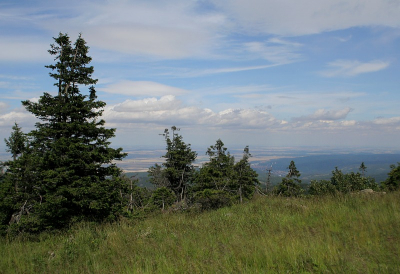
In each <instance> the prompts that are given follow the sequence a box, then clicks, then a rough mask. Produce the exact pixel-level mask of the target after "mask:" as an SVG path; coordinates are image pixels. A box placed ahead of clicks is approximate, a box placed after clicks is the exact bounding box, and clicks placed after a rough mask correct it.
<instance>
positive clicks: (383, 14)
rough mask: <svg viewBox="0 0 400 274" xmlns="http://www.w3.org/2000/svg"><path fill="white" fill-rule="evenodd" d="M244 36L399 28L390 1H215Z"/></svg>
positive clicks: (398, 5) (398, 8) (397, 7)
mask: <svg viewBox="0 0 400 274" xmlns="http://www.w3.org/2000/svg"><path fill="white" fill-rule="evenodd" d="M213 2H214V3H215V5H217V6H218V7H219V8H220V9H221V10H224V11H225V12H227V13H228V14H229V15H230V19H231V20H232V21H233V22H235V23H237V24H238V26H239V28H241V29H242V31H244V32H258V33H270V34H277V35H286V36H292V35H294V36H296V35H307V34H315V33H321V32H325V31H332V30H339V29H347V28H351V27H357V26H389V27H399V26H400V17H399V16H398V15H399V14H400V2H399V1H391V0H360V1H337V0H325V1H315V0H303V1H293V0H267V1H265V0H214V1H213Z"/></svg>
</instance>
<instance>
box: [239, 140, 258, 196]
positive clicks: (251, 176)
mask: <svg viewBox="0 0 400 274" xmlns="http://www.w3.org/2000/svg"><path fill="white" fill-rule="evenodd" d="M250 157H251V154H250V151H249V146H246V147H245V148H244V150H243V157H242V159H241V160H240V161H239V162H237V163H236V164H235V166H234V171H235V176H234V178H233V179H234V183H233V185H232V188H234V189H235V190H237V193H238V195H239V200H240V203H242V202H243V198H247V199H250V198H251V197H252V195H253V193H254V189H255V186H256V185H258V184H259V181H258V179H257V177H258V174H257V172H256V171H255V170H254V169H252V168H251V166H250V163H249V158H250Z"/></svg>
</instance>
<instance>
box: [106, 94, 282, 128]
mask: <svg viewBox="0 0 400 274" xmlns="http://www.w3.org/2000/svg"><path fill="white" fill-rule="evenodd" d="M104 119H105V120H106V121H107V122H111V123H113V124H116V123H129V124H130V123H138V124H142V123H153V124H157V125H165V124H185V125H192V126H194V127H195V126H199V125H201V126H209V127H223V128H227V127H235V128H261V129H262V128H263V129H265V128H266V127H270V126H272V125H280V124H282V121H279V120H277V119H276V118H274V117H273V116H272V115H271V114H269V113H268V112H265V111H259V110H254V109H227V110H224V111H221V112H214V111H212V110H210V109H202V108H198V107H194V106H184V105H183V104H182V102H181V101H180V100H177V99H176V98H175V97H174V96H164V97H161V98H160V99H159V100H158V99H156V98H148V99H143V100H127V101H125V102H123V103H121V104H116V105H114V106H108V107H107V108H106V109H105V111H104Z"/></svg>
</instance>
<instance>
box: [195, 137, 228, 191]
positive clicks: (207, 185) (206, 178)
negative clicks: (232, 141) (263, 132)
mask: <svg viewBox="0 0 400 274" xmlns="http://www.w3.org/2000/svg"><path fill="white" fill-rule="evenodd" d="M206 154H207V155H208V156H209V158H210V160H209V162H207V163H205V164H204V165H203V167H202V168H201V169H200V171H199V172H198V174H197V176H196V186H195V189H196V191H200V190H204V189H214V190H221V191H225V190H229V187H230V185H231V184H232V179H233V173H234V164H235V158H234V157H233V156H232V155H231V154H230V153H229V152H228V151H227V148H226V147H225V145H224V143H223V142H222V141H221V139H218V140H217V141H216V143H215V145H212V146H210V147H209V148H208V149H207V152H206Z"/></svg>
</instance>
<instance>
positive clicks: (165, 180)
mask: <svg viewBox="0 0 400 274" xmlns="http://www.w3.org/2000/svg"><path fill="white" fill-rule="evenodd" d="M171 131H172V134H171V133H170V132H169V130H168V129H165V131H164V133H163V134H162V135H163V136H164V137H165V141H166V144H167V147H166V150H167V151H166V153H165V155H164V156H162V157H163V158H165V162H164V163H163V164H162V166H163V167H164V168H161V166H160V165H157V164H156V165H155V166H153V167H150V169H149V176H150V181H151V182H152V183H153V184H154V185H156V186H157V187H167V188H169V189H170V190H172V191H173V192H174V193H175V195H176V198H177V201H182V200H184V199H185V198H186V194H187V191H188V188H189V184H190V183H191V180H192V177H193V174H194V166H193V162H194V161H195V160H196V157H197V153H196V152H195V151H193V150H192V148H191V145H190V144H186V143H185V142H184V141H183V137H182V136H181V135H179V134H177V133H175V132H176V131H179V129H178V128H177V127H175V126H172V127H171ZM171 135H172V136H171Z"/></svg>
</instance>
